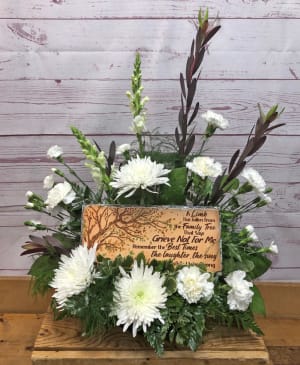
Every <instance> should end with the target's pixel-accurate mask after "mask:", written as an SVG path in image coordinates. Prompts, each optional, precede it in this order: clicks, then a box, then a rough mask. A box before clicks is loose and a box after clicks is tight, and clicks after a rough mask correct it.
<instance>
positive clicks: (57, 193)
mask: <svg viewBox="0 0 300 365" xmlns="http://www.w3.org/2000/svg"><path fill="white" fill-rule="evenodd" d="M75 198H76V193H75V192H74V190H73V189H72V186H71V184H69V183H68V182H67V181H65V182H63V183H59V184H56V185H55V186H54V187H53V188H52V189H51V190H49V191H48V197H47V200H46V201H45V204H46V205H47V206H48V208H50V209H54V208H55V207H56V206H57V205H58V204H59V203H61V202H64V203H65V204H70V203H72V201H73V200H74V199H75Z"/></svg>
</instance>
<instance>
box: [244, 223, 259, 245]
mask: <svg viewBox="0 0 300 365" xmlns="http://www.w3.org/2000/svg"><path fill="white" fill-rule="evenodd" d="M245 229H246V230H247V231H248V233H249V238H251V240H252V241H254V242H257V241H258V237H257V235H256V233H255V231H254V227H253V226H252V225H251V224H248V226H246V227H245Z"/></svg>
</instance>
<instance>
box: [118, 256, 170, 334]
mask: <svg viewBox="0 0 300 365" xmlns="http://www.w3.org/2000/svg"><path fill="white" fill-rule="evenodd" d="M120 271H121V273H122V277H121V278H120V279H119V280H117V282H116V283H115V292H114V314H116V316H117V317H118V321H117V326H119V325H124V327H123V331H124V332H125V331H126V330H127V329H128V327H129V326H131V325H132V334H133V337H135V336H136V333H137V330H138V329H139V327H142V329H143V331H144V332H146V331H147V326H150V325H151V323H152V322H153V321H154V320H155V319H158V320H159V321H160V322H161V323H164V321H163V319H162V317H161V314H160V309H162V308H165V303H166V300H167V294H166V289H165V287H164V286H163V284H164V278H163V277H161V276H160V273H159V272H153V268H152V267H149V266H147V265H146V266H145V267H144V264H143V263H141V266H140V267H139V266H138V264H137V262H136V261H134V264H133V268H132V270H131V272H130V275H129V274H126V273H125V271H124V270H123V269H122V268H120Z"/></svg>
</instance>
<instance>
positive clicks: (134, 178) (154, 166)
mask: <svg viewBox="0 0 300 365" xmlns="http://www.w3.org/2000/svg"><path fill="white" fill-rule="evenodd" d="M169 172H170V170H167V169H165V168H164V165H162V164H158V163H156V162H153V161H151V159H150V157H145V158H140V157H137V158H135V159H133V160H130V161H128V164H126V165H124V166H122V167H121V169H120V170H117V171H114V172H113V174H112V175H113V181H112V182H111V183H110V185H111V186H112V187H113V188H115V189H119V193H118V195H117V198H119V197H120V196H121V195H122V194H125V193H127V192H129V194H127V195H126V197H129V196H131V195H133V194H134V193H135V191H136V190H137V189H143V190H147V191H150V192H151V193H153V191H151V190H150V189H149V187H151V186H155V185H161V184H166V185H168V181H169V178H168V177H165V176H163V175H166V174H168V173H169Z"/></svg>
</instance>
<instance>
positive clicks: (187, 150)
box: [184, 134, 195, 156]
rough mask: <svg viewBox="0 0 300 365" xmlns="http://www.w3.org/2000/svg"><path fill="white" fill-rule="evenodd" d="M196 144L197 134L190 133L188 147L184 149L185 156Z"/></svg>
mask: <svg viewBox="0 0 300 365" xmlns="http://www.w3.org/2000/svg"><path fill="white" fill-rule="evenodd" d="M194 144H195V135H194V134H190V135H189V138H188V139H187V142H186V148H185V151H184V154H185V156H187V155H188V154H189V153H190V152H191V151H192V149H193V147H194Z"/></svg>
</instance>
